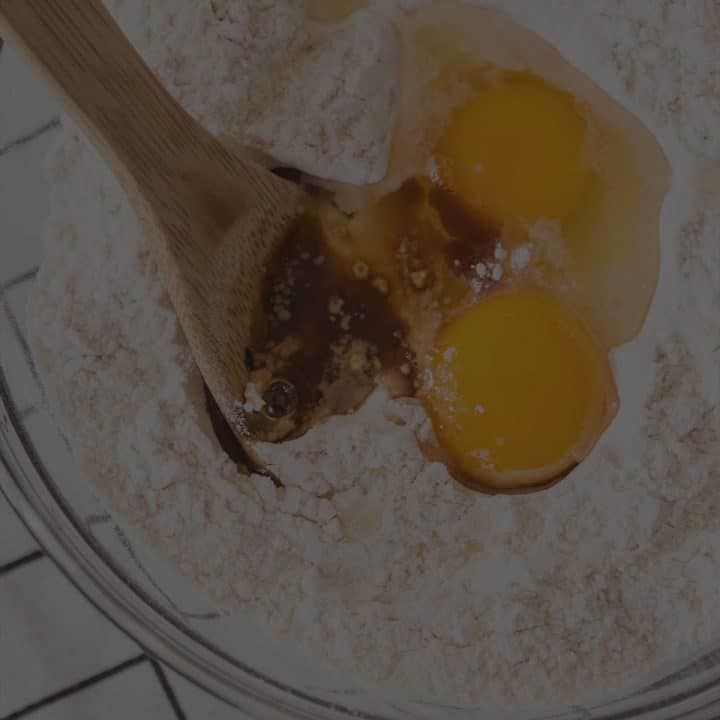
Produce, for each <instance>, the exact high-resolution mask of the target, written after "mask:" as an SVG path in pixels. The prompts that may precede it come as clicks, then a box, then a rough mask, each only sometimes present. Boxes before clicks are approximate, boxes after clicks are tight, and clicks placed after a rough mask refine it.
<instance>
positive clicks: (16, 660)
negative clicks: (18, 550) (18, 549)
mask: <svg viewBox="0 0 720 720" xmlns="http://www.w3.org/2000/svg"><path fill="white" fill-rule="evenodd" d="M139 652H140V650H139V649H138V647H137V645H136V644H135V643H134V642H132V641H131V640H130V639H128V638H127V637H126V636H125V635H123V634H122V633H121V632H119V631H118V630H116V629H115V628H114V626H112V625H111V624H110V622H109V621H108V620H106V619H105V618H104V617H103V616H102V615H101V614H100V613H99V612H98V611H97V610H95V609H94V608H93V607H92V606H91V605H90V603H89V602H88V601H87V600H85V599H84V598H83V597H82V596H81V595H80V593H78V592H77V591H76V590H75V588H74V587H73V586H72V585H71V584H70V583H69V582H68V581H67V580H66V578H65V577H64V576H63V575H62V574H61V573H60V571H59V570H57V569H56V568H55V567H54V566H53V565H52V564H51V562H50V561H49V560H39V561H37V562H35V563H31V564H29V565H25V566H23V567H21V568H18V569H17V570H13V571H12V572H10V573H8V574H5V575H3V576H1V577H0V717H3V716H4V715H6V714H9V713H10V712H12V711H14V710H17V709H19V708H21V707H24V706H26V705H28V704H30V703H32V702H35V701H37V700H38V699H39V698H42V697H45V696H47V695H50V694H52V693H54V692H57V691H59V690H62V689H63V688H65V687H66V686H68V685H72V684H74V683H77V682H80V681H82V680H84V679H86V678H87V677H89V676H91V675H94V674H96V673H98V672H101V671H102V670H106V669H108V668H111V667H113V666H114V665H117V664H119V663H121V662H123V661H125V660H127V659H128V658H131V657H133V656H135V655H137V654H139Z"/></svg>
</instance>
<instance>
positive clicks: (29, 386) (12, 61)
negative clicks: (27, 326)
mask: <svg viewBox="0 0 720 720" xmlns="http://www.w3.org/2000/svg"><path fill="white" fill-rule="evenodd" d="M58 114H59V108H58V106H57V104H56V103H55V102H54V101H53V100H52V99H51V97H50V96H49V95H48V94H47V92H46V91H45V90H44V89H43V88H42V87H41V86H40V85H39V84H38V83H37V82H36V81H35V80H34V79H33V78H32V76H31V75H30V74H29V73H28V71H27V70H26V69H25V68H24V67H23V65H22V63H21V62H20V61H19V60H18V59H17V58H16V57H15V56H14V55H13V54H12V53H11V52H10V51H9V50H8V48H7V47H5V48H4V49H3V50H2V54H0V465H1V467H0V483H2V490H3V492H4V494H5V495H6V496H7V498H8V499H9V501H10V502H11V504H12V505H13V506H14V508H15V509H16V510H17V512H18V513H19V515H20V516H21V517H22V518H23V520H24V521H25V523H26V524H27V526H28V528H29V529H30V531H31V532H32V533H33V534H34V535H35V537H36V538H37V539H38V541H39V542H40V543H41V544H42V545H43V546H44V547H45V549H46V550H47V551H48V553H49V554H50V555H51V556H52V557H53V558H54V559H55V561H56V562H57V563H58V565H59V566H60V567H61V568H62V569H63V570H64V571H65V573H66V574H67V576H68V577H69V578H70V579H71V580H72V581H73V582H74V584H75V585H76V586H77V587H78V588H79V589H80V590H81V591H82V592H83V593H84V594H85V595H86V596H87V597H88V598H89V599H90V600H91V601H92V602H93V603H94V604H95V605H96V606H97V607H98V608H100V609H101V610H102V611H104V612H105V613H106V614H107V616H108V617H109V618H111V619H112V620H113V621H114V622H115V623H117V624H118V625H119V626H120V627H121V628H122V629H124V630H125V631H127V632H128V633H129V634H130V635H132V636H133V637H134V638H135V639H136V640H137V641H138V642H139V643H140V644H141V645H143V646H144V647H145V648H146V649H147V650H148V651H149V652H150V653H152V654H153V655H155V656H156V657H158V658H159V659H161V660H162V661H164V662H166V663H167V664H168V665H170V666H172V667H173V668H175V669H176V670H177V671H179V672H181V673H182V674H184V675H186V676H187V677H189V678H191V679H192V680H193V681H194V682H196V683H198V684H200V685H202V686H204V687H205V688H206V689H208V690H209V691H211V692H213V693H215V694H217V695H218V696H219V697H221V698H223V699H225V700H226V701H228V702H230V703H231V704H234V705H235V706H237V707H238V708H240V709H242V710H245V711H246V712H249V713H251V714H255V715H256V716H260V717H268V718H327V719H328V720H331V719H332V720H335V719H340V718H368V719H369V718H373V719H377V720H382V719H388V720H389V719H393V720H397V719H399V718H416V719H420V718H449V719H450V718H452V719H457V720H465V719H469V718H473V719H474V720H482V719H483V718H488V720H490V718H492V719H493V720H498V718H499V717H500V716H499V715H498V714H497V713H496V712H493V713H489V712H486V711H484V710H483V709H482V708H481V707H460V706H457V707H456V706H449V705H447V704H444V705H439V704H433V703H429V702H426V701H421V700H418V699H413V698H408V697H404V698H403V697H390V696H384V695H381V694H379V693H377V692H372V691H369V690H368V689H366V688H364V687H362V686H360V685H358V684H357V683H356V682H354V681H353V680H352V679H350V678H347V677H346V678H343V677H338V676H336V675H335V674H334V673H333V672H332V671H331V670H329V669H328V668H322V667H315V666H312V665H311V664H309V663H308V662H307V661H305V660H304V659H303V657H302V656H301V655H300V654H299V653H297V652H296V651H295V649H293V648H289V647H286V646H284V645H282V644H281V643H280V642H278V641H277V640H273V639H271V638H269V637H268V636H266V635H265V634H264V633H263V631H262V630H261V629H259V628H258V627H256V626H255V625H253V623H252V622H250V621H249V620H247V619H245V618H243V617H237V616H235V617H233V616H229V615H227V614H224V613H223V612H222V611H220V610H219V609H218V608H217V607H214V606H213V605H212V603H211V602H209V601H208V600H207V599H206V598H205V597H203V596H202V595H201V594H200V593H199V592H197V591H196V590H195V589H193V588H192V587H189V586H188V585H187V584H186V583H185V582H184V581H183V580H182V579H180V578H179V576H178V575H177V574H176V573H175V571H174V570H173V569H172V568H170V567H168V566H167V565H166V564H164V563H163V561H162V560H160V559H159V558H158V557H156V556H154V555H153V554H152V553H151V552H150V551H149V550H147V549H146V548H145V547H144V546H143V545H142V543H140V542H137V541H136V539H135V538H133V537H132V536H131V535H129V534H128V533H127V532H126V531H125V530H124V529H123V528H122V527H121V526H120V525H119V524H117V523H116V522H115V521H114V519H113V517H112V516H111V515H110V513H109V512H108V510H107V508H106V507H105V506H104V505H103V503H102V501H101V500H100V499H99V498H98V497H97V495H96V494H95V493H94V492H93V490H92V488H91V487H90V486H89V485H88V483H87V482H86V481H85V480H84V478H83V476H82V475H81V473H80V472H79V470H78V469H77V468H76V466H75V464H74V462H73V458H72V453H71V451H70V448H69V445H68V443H67V441H66V439H65V438H64V437H63V435H62V433H61V431H59V430H58V429H57V427H56V425H55V424H54V422H53V419H52V417H51V415H50V413H49V411H48V406H47V402H46V397H45V391H44V389H43V387H42V383H41V381H40V379H39V377H38V375H37V373H36V371H35V369H34V365H33V361H32V357H31V354H30V352H29V348H28V345H27V341H26V339H25V332H24V305H25V302H26V299H27V296H28V293H29V291H30V289H31V286H32V283H33V280H34V277H35V272H36V268H37V265H38V263H39V261H40V257H41V254H42V238H43V225H44V222H45V219H46V217H47V213H48V204H49V203H48V200H49V188H48V187H47V184H46V182H45V180H44V163H43V159H44V155H45V153H46V151H47V148H48V145H49V143H51V142H52V137H53V135H54V133H55V132H56V131H57V127H58V124H59V121H58ZM3 468H4V471H3ZM503 716H504V717H507V718H511V717H512V718H525V719H526V720H531V718H534V719H536V720H540V718H543V719H544V720H550V719H551V718H556V719H557V720H560V719H562V720H590V719H591V718H596V719H598V720H599V719H601V718H602V719H605V720H610V719H611V718H614V719H616V720H620V719H621V718H645V719H646V720H651V719H655V718H663V719H664V720H669V719H670V718H684V719H685V720H690V719H697V720H701V719H705V718H707V719H710V718H717V717H720V649H717V650H714V649H713V648H706V649H705V650H704V651H703V652H699V653H698V654H697V656H695V657H690V658H682V659H678V660H677V661H676V662H674V663H671V665H670V666H667V667H664V668H660V669H657V668H655V669H654V671H653V673H652V674H649V675H648V676H647V677H645V678H642V679H640V680H636V681H635V682H634V684H633V685H632V686H629V687H628V688H626V690H625V692H623V693H616V694H614V695H612V696H609V697H607V698H598V699H597V700H596V701H594V702H592V703H590V704H588V705H586V706H582V707H579V706H576V707H564V708H555V709H553V708H544V709H536V710H533V711H531V712H525V713H523V714H520V715H516V714H511V713H507V714H505V715H503Z"/></svg>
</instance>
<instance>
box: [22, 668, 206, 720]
mask: <svg viewBox="0 0 720 720" xmlns="http://www.w3.org/2000/svg"><path fill="white" fill-rule="evenodd" d="M30 717H31V718H32V720H101V719H102V720H128V719H129V718H137V719H138V720H144V719H145V718H147V719H148V720H175V717H176V716H175V713H174V712H173V709H172V707H171V705H170V703H169V702H168V699H167V697H166V696H165V693H164V692H163V690H162V688H161V687H160V685H159V684H158V682H157V678H156V676H155V672H154V671H153V669H152V666H151V665H150V663H149V662H145V663H143V664H142V665H138V666H136V667H133V668H131V669H130V670H126V671H124V672H123V673H120V674H118V675H115V676H113V677H111V678H109V679H107V680H105V681H103V682H102V683H100V684H98V685H93V686H92V687H90V688H87V689H85V690H82V691H81V692H79V693H77V694H74V695H72V696H70V697H68V698H65V699H63V700H61V701H59V702H57V703H54V704H53V705H50V706H48V707H45V708H43V709H42V710H40V711H38V712H36V713H33V714H32V715H31V716H30ZM197 717H198V720H201V718H204V717H205V716H203V715H198V716H197Z"/></svg>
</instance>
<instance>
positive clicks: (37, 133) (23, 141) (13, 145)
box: [0, 115, 60, 157]
mask: <svg viewBox="0 0 720 720" xmlns="http://www.w3.org/2000/svg"><path fill="white" fill-rule="evenodd" d="M57 127H60V116H59V115H58V116H56V117H54V118H53V119H52V120H50V121H49V122H46V123H45V124H44V125H41V126H40V127H39V128H36V129H35V130H32V131H31V132H29V133H28V134H27V135H22V136H21V137H19V138H16V139H15V140H10V141H9V142H8V143H6V144H5V145H3V146H2V147H0V157H3V155H7V154H8V153H9V152H12V151H13V150H17V148H19V147H23V146H25V145H28V144H30V143H31V142H33V140H37V139H38V138H40V137H42V136H43V135H44V134H45V133H46V132H48V131H50V130H53V129H55V128H57Z"/></svg>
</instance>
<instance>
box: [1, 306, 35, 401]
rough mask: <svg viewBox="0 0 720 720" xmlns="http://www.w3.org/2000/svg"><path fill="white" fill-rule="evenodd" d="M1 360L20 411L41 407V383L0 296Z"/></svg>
mask: <svg viewBox="0 0 720 720" xmlns="http://www.w3.org/2000/svg"><path fill="white" fill-rule="evenodd" d="M0 362H2V367H3V371H4V372H5V377H6V380H7V383H8V386H9V387H10V393H11V395H12V398H13V402H14V403H15V406H16V407H17V409H18V410H19V411H23V410H26V409H28V408H31V407H35V408H37V407H40V405H41V402H42V394H41V390H40V385H39V384H38V382H37V380H36V379H35V377H34V376H33V374H32V372H31V370H30V365H29V363H28V360H27V358H26V356H25V350H24V349H23V346H22V345H21V343H20V341H19V339H18V337H17V334H16V332H15V329H14V328H13V324H12V323H11V319H10V316H9V315H8V313H7V312H6V308H5V307H4V306H3V302H2V299H1V298H0Z"/></svg>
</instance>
